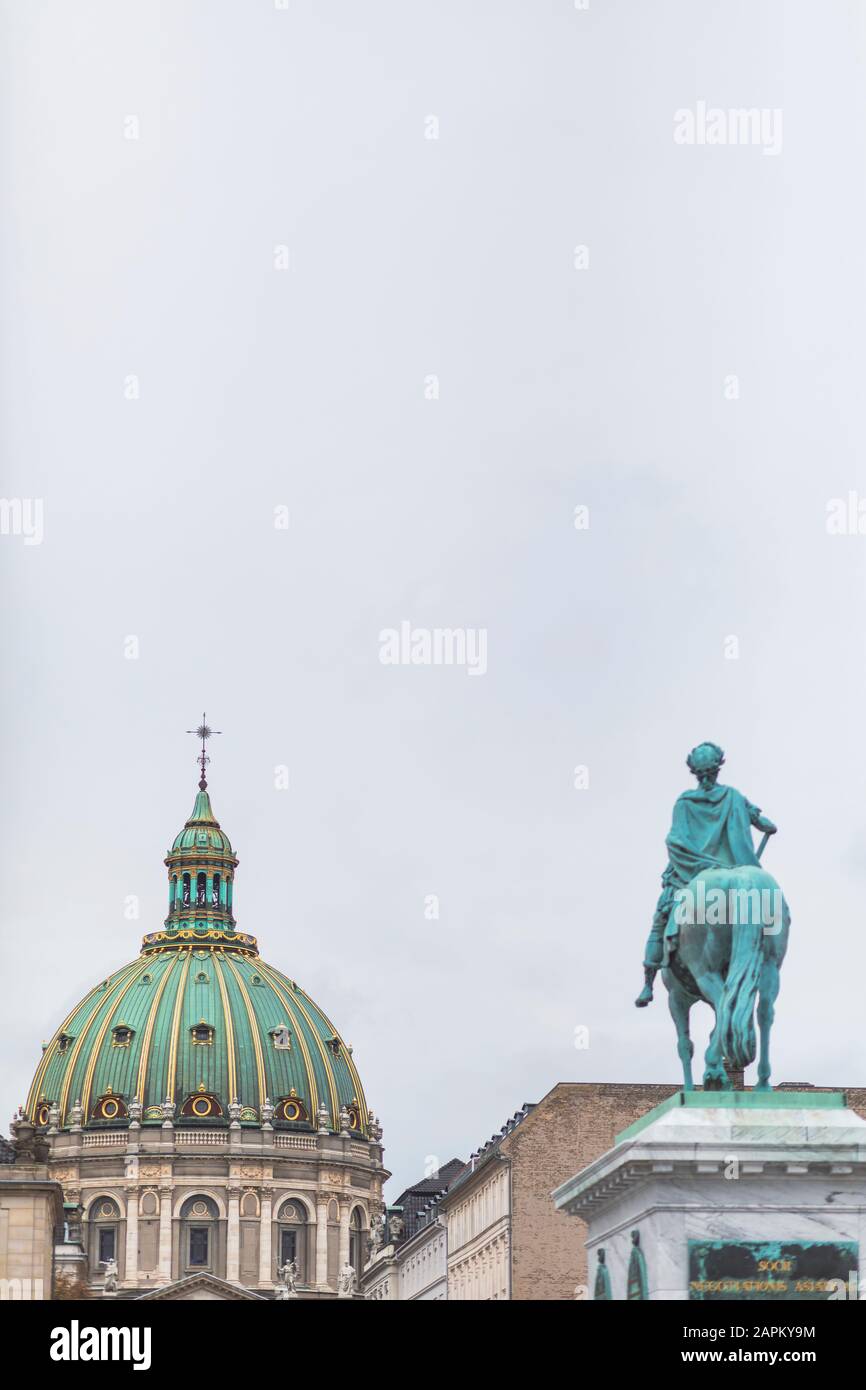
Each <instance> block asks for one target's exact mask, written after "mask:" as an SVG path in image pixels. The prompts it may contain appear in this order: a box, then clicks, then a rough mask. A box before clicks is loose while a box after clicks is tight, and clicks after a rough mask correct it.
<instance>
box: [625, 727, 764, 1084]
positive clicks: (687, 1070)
mask: <svg viewBox="0 0 866 1390" xmlns="http://www.w3.org/2000/svg"><path fill="white" fill-rule="evenodd" d="M724 761H725V755H724V752H723V751H722V749H721V748H720V747H719V746H718V744H716V743H700V744H698V746H697V747H696V748H693V749H692V751H691V753H690V754H689V756H688V759H687V764H688V767H689V769H690V771H691V772H692V773H693V775H694V776H695V777H696V778H697V781H698V785H697V787H696V788H695V789H693V790H690V791H686V792H683V794H682V796H680V797H679V799H678V800H677V802H676V805H675V806H674V813H673V823H672V825H671V830H670V833H669V835H668V837H667V841H666V844H667V851H668V863H667V867H666V869H665V871H664V873H663V874H662V893H661V896H660V898H659V900H658V903H657V905H656V910H655V915H654V917H653V923H652V927H651V929H650V934H649V939H648V941H647V945H646V951H645V953H644V987H643V989H642V990H641V992H640V994H639V995H638V997H637V999H636V1000H635V1003H636V1004H637V1006H638V1008H643V1007H644V1006H645V1005H647V1004H649V1003H650V1001H651V1000H652V997H653V981H654V979H655V976H656V973H657V972H658V970H659V969H661V970H662V978H663V980H664V983H665V986H666V988H667V990H668V1004H669V1007H670V1011H671V1015H672V1017H673V1020H674V1023H675V1024H676V1027H677V1043H678V1052H679V1056H680V1060H681V1061H682V1064H683V1076H684V1084H685V1089H686V1090H687V1091H690V1090H692V1089H693V1088H694V1082H693V1079H692V1055H693V1053H694V1046H693V1044H692V1041H691V1038H690V1037H689V1013H690V1010H691V1007H692V1005H693V1004H694V1003H696V1002H697V1001H698V1000H703V1001H704V1002H705V1003H707V1004H710V1005H711V1007H712V1008H713V1009H714V1010H715V1014H716V1023H715V1027H714V1028H713V1032H712V1034H711V1036H710V1042H709V1046H708V1048H707V1052H706V1057H705V1070H704V1078H703V1080H704V1086H705V1087H706V1088H707V1089H710V1090H712V1089H715V1090H724V1089H728V1088H729V1087H730V1085H731V1082H730V1079H729V1077H728V1074H727V1071H726V1069H725V1060H726V1059H727V1061H728V1062H729V1064H730V1065H731V1066H732V1067H733V1068H735V1069H739V1068H742V1067H745V1066H747V1065H748V1064H749V1063H750V1062H752V1061H754V1059H755V1054H756V1050H757V1043H756V1035H755V1005H756V1003H757V1012H758V1025H759V1028H760V1032H761V1055H760V1059H759V1064H758V1089H761V1090H769V1089H770V1086H769V1078H770V1055H769V1043H770V1029H771V1025H772V1022H773V1014H774V1003H775V999H776V996H777V995H778V992H779V969H780V967H781V964H782V961H783V959H784V956H785V950H786V948H787V942H788V927H789V923H790V915H789V913H788V907H787V903H786V902H785V900H784V897H783V896H782V892H781V890H780V888H779V885H778V883H777V882H776V880H775V879H774V878H773V876H772V875H771V874H768V873H767V871H766V870H765V869H764V868H762V866H761V862H760V857H761V854H762V852H763V850H764V847H765V845H766V843H767V840H768V838H769V836H770V835H774V834H775V833H776V827H775V825H774V824H773V822H772V821H771V820H768V819H767V817H766V816H764V815H762V813H761V811H760V809H759V808H758V807H757V806H754V805H753V804H752V803H751V802H750V801H748V800H747V799H746V797H744V796H743V795H742V793H741V792H738V791H737V790H736V788H735V787H726V786H720V785H719V781H718V777H719V772H720V770H721V767H722V764H723V763H724ZM752 827H754V828H755V829H757V830H759V831H762V832H763V840H762V841H761V844H760V846H759V847H758V849H757V850H756V849H755V847H754V845H753V843H752Z"/></svg>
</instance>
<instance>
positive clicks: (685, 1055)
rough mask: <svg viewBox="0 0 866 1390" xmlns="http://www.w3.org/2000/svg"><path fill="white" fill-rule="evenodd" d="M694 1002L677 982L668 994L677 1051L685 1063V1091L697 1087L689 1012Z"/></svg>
mask: <svg viewBox="0 0 866 1390" xmlns="http://www.w3.org/2000/svg"><path fill="white" fill-rule="evenodd" d="M692 1003H693V1001H692V999H691V998H690V997H689V996H688V995H686V994H684V993H683V991H682V989H681V988H680V987H679V985H677V984H675V985H674V986H673V987H672V988H671V990H670V992H669V994H668V1008H669V1009H670V1011H671V1018H672V1019H673V1021H674V1025H675V1027H676V1030H677V1052H678V1053H679V1054H680V1061H681V1062H682V1064H683V1090H684V1091H693V1090H694V1089H695V1083H694V1081H693V1080H692V1058H693V1057H694V1055H695V1045H694V1043H693V1042H692V1040H691V1037H690V1036H689V1014H690V1012H691V1008H692Z"/></svg>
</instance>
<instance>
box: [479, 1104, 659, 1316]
mask: <svg viewBox="0 0 866 1390" xmlns="http://www.w3.org/2000/svg"><path fill="white" fill-rule="evenodd" d="M679 1089H680V1087H679V1086H677V1085H676V1084H675V1083H673V1082H672V1083H671V1084H670V1085H637V1084H635V1085H627V1084H624V1083H622V1082H569V1081H562V1082H560V1083H559V1085H557V1086H554V1088H553V1090H552V1091H549V1092H548V1094H547V1095H546V1096H545V1097H544V1099H543V1100H542V1101H540V1102H539V1104H538V1105H537V1106H536V1107H535V1109H534V1110H533V1111H532V1112H531V1113H530V1114H529V1115H527V1117H526V1119H525V1120H524V1121H523V1123H522V1124H521V1125H518V1127H517V1128H516V1129H515V1130H514V1131H513V1133H511V1134H510V1135H509V1136H508V1138H507V1139H504V1140H503V1142H502V1152H503V1154H505V1155H507V1157H508V1158H509V1159H510V1160H511V1184H512V1192H511V1203H512V1217H511V1241H512V1265H511V1281H512V1283H511V1296H512V1298H514V1299H542V1298H543V1299H573V1298H574V1296H575V1286H576V1285H578V1284H585V1283H586V1279H587V1273H586V1270H587V1266H586V1251H585V1249H584V1238H585V1231H586V1228H585V1226H584V1223H583V1222H582V1221H580V1220H579V1219H578V1218H576V1217H574V1216H567V1215H566V1214H565V1213H564V1212H560V1211H557V1210H556V1209H555V1207H554V1205H553V1202H552V1201H551V1200H550V1194H551V1192H552V1191H553V1189H554V1187H557V1186H558V1185H559V1184H560V1183H561V1182H565V1180H566V1178H570V1177H571V1176H572V1175H573V1174H574V1173H576V1172H577V1171H578V1169H580V1168H583V1167H584V1166H585V1165H586V1164H587V1163H591V1162H592V1160H593V1159H594V1158H598V1156H599V1155H600V1154H602V1153H604V1152H605V1150H606V1149H609V1148H611V1146H612V1145H613V1141H614V1138H615V1136H616V1135H617V1134H618V1133H619V1131H620V1130H622V1129H625V1128H626V1127H627V1126H628V1125H630V1124H633V1123H634V1121H635V1120H638V1119H640V1117H641V1116H642V1115H645V1114H646V1113H647V1111H648V1110H652V1108H653V1106H654V1105H660V1104H661V1102H662V1101H663V1100H667V1098H668V1096H671V1095H673V1093H674V1091H678V1090H679Z"/></svg>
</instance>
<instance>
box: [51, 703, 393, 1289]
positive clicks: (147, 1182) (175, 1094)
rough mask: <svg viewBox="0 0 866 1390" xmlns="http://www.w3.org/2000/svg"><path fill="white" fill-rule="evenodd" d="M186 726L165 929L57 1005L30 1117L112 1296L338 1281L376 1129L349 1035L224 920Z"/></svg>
mask: <svg viewBox="0 0 866 1390" xmlns="http://www.w3.org/2000/svg"><path fill="white" fill-rule="evenodd" d="M197 732H198V734H199V736H200V737H201V738H202V754H201V762H202V776H201V780H200V783H199V792H198V796H197V797H196V801H195V806H194V808H193V812H192V815H191V816H190V818H189V820H188V821H187V822H186V824H185V826H184V828H183V830H182V831H181V832H180V834H179V835H178V836H177V838H176V839H175V841H174V844H173V845H172V848H171V850H170V851H169V853H168V855H167V857H166V860H165V863H166V866H167V868H168V874H169V910H168V915H167V917H166V920H165V923H164V925H163V928H162V930H161V931H157V932H152V933H149V934H148V935H146V936H145V937H144V940H143V942H142V947H141V953H140V955H139V956H138V957H137V958H136V960H134V961H132V962H131V963H130V964H128V965H125V966H123V967H122V968H121V969H119V970H116V971H114V972H113V973H112V974H111V975H109V976H108V977H107V978H106V979H104V980H102V981H100V983H99V984H97V985H96V986H95V988H94V989H92V990H91V991H90V993H89V994H88V995H87V996H86V997H85V999H83V1000H82V1002H81V1003H80V1004H78V1005H77V1006H76V1007H75V1008H74V1009H72V1010H71V1011H70V1013H69V1014H68V1015H67V1017H66V1018H65V1019H64V1020H63V1022H62V1024H61V1025H60V1027H59V1028H58V1029H57V1031H56V1033H55V1034H54V1036H53V1038H52V1039H51V1041H50V1042H49V1043H48V1044H47V1046H46V1047H45V1048H44V1052H43V1057H42V1061H41V1062H40V1065H39V1067H38V1068H37V1071H36V1075H35V1077H34V1080H33V1084H32V1087H31V1090H30V1094H29V1097H28V1101H27V1106H26V1114H27V1115H28V1116H29V1117H30V1118H31V1119H32V1121H33V1123H34V1124H35V1125H36V1126H37V1128H38V1130H39V1132H40V1133H41V1134H42V1135H43V1136H44V1138H45V1139H46V1140H47V1142H48V1144H49V1149H50V1159H49V1166H50V1168H51V1170H52V1175H53V1176H55V1177H57V1178H58V1180H59V1181H60V1182H61V1183H62V1184H63V1187H64V1190H65V1194H66V1198H67V1201H68V1202H69V1203H71V1205H72V1207H76V1206H77V1207H80V1209H81V1214H82V1223H83V1225H82V1229H83V1238H84V1244H85V1248H86V1255H87V1282H88V1283H89V1284H90V1286H91V1289H92V1290H94V1291H96V1290H98V1289H99V1288H100V1287H102V1285H103V1284H104V1282H105V1269H106V1268H107V1267H108V1266H109V1262H110V1261H111V1260H115V1261H116V1262H117V1265H118V1274H117V1279H118V1294H119V1295H120V1296H126V1297H136V1296H140V1295H141V1294H143V1293H145V1292H148V1291H151V1292H150V1293H149V1296H153V1297H156V1296H162V1297H167V1298H172V1297H178V1298H182V1297H190V1298H196V1297H213V1298H217V1297H222V1296H225V1297H243V1296H250V1297H253V1296H259V1297H261V1296H265V1297H295V1296H299V1297H333V1296H335V1295H336V1294H337V1293H338V1291H340V1290H341V1291H342V1293H343V1295H344V1296H351V1294H352V1286H353V1279H352V1271H353V1270H354V1271H355V1272H356V1273H357V1274H360V1270H361V1267H362V1264H363V1260H364V1258H365V1255H366V1242H367V1239H368V1236H369V1231H370V1227H371V1222H376V1221H378V1219H379V1215H380V1212H381V1210H382V1184H383V1181H384V1179H385V1177H387V1173H386V1172H385V1170H384V1168H383V1166H382V1147H381V1135H382V1131H381V1129H380V1127H379V1125H378V1124H377V1123H376V1120H375V1117H374V1116H373V1115H372V1114H371V1113H370V1112H369V1111H368V1109H367V1104H366V1101H365V1098H364V1092H363V1088H362V1086H361V1081H360V1077H359V1076H358V1072H357V1070H356V1067H355V1063H354V1061H353V1057H352V1049H351V1047H350V1046H349V1045H348V1044H347V1043H345V1042H344V1040H343V1039H342V1037H341V1036H340V1035H339V1033H338V1032H337V1031H336V1029H335V1028H334V1025H333V1024H332V1023H331V1021H330V1020H329V1019H328V1017H327V1016H326V1015H325V1014H324V1013H323V1011H322V1010H321V1009H320V1008H319V1006H318V1005H317V1004H316V1003H315V1002H314V1001H313V1000H312V999H311V998H310V997H309V995H308V994H306V993H305V991H304V990H302V989H301V988H300V987H299V986H298V984H297V983H296V982H295V981H294V980H292V979H291V978H289V977H288V976H286V975H284V974H283V973H282V972H281V971H279V970H277V969H275V968H274V967H273V966H270V965H267V964H266V963H265V962H264V961H263V960H262V959H261V958H260V956H259V954H258V946H257V943H256V940H255V938H254V937H253V936H250V935H247V934H246V933H243V932H239V931H237V929H236V924H235V919H234V914H233V886H234V874H235V870H236V868H237V864H238V859H237V856H236V855H235V854H234V851H233V849H232V846H231V843H230V841H229V839H228V836H227V835H226V834H225V832H224V831H222V830H221V828H220V825H219V822H218V821H217V820H216V818H215V816H214V814H213V810H212V807H211V803H210V797H209V795H208V792H207V783H206V780H205V776H204V767H205V762H206V761H207V759H206V757H205V752H204V747H205V739H206V738H207V737H208V736H209V735H210V732H211V731H210V730H209V729H208V728H207V725H206V723H205V722H204V721H203V722H202V726H201V728H200V729H199V730H198V731H197ZM293 1266H294V1268H293ZM350 1266H351V1269H350ZM281 1271H282V1272H281ZM223 1285H225V1287H226V1289H228V1290H229V1292H221V1290H222V1286H223ZM203 1290H204V1291H203ZM243 1290H246V1291H247V1292H246V1295H245V1294H244V1293H243Z"/></svg>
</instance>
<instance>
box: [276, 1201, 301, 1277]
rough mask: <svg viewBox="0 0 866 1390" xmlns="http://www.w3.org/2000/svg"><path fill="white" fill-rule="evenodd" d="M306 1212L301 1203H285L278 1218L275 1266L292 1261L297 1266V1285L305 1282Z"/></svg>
mask: <svg viewBox="0 0 866 1390" xmlns="http://www.w3.org/2000/svg"><path fill="white" fill-rule="evenodd" d="M307 1243H308V1227H307V1212H306V1208H305V1207H304V1206H303V1205H302V1203H301V1202H298V1201H296V1200H290V1201H288V1202H286V1203H285V1204H284V1205H283V1207H282V1209H281V1211H280V1214H279V1217H278V1236H277V1242H276V1253H277V1257H278V1260H277V1264H278V1266H280V1265H287V1264H290V1263H291V1261H292V1260H294V1262H295V1264H296V1265H297V1269H298V1272H297V1280H298V1283H299V1284H305V1283H306V1282H307V1259H308V1250H307Z"/></svg>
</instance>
